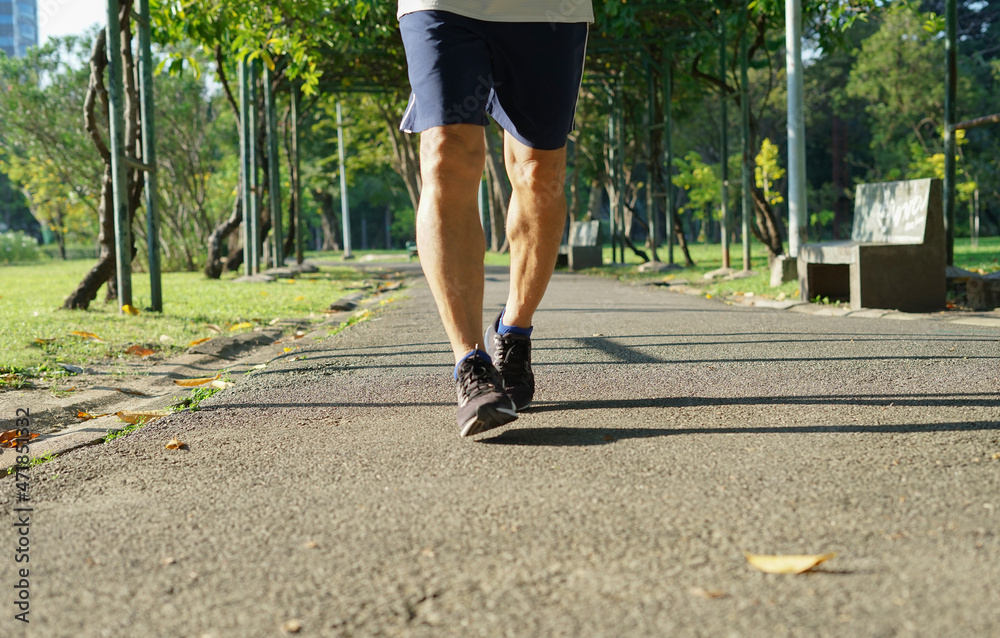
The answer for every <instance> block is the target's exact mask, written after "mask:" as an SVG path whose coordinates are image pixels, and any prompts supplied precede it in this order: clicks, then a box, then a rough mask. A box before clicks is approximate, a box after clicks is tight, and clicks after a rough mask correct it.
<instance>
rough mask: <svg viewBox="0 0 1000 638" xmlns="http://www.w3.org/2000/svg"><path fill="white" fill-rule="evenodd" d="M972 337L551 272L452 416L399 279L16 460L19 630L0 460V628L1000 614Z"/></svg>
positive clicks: (617, 624)
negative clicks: (513, 339) (498, 378)
mask: <svg viewBox="0 0 1000 638" xmlns="http://www.w3.org/2000/svg"><path fill="white" fill-rule="evenodd" d="M506 288H507V279H506V275H504V274H503V273H502V272H500V271H491V272H490V274H489V276H488V282H487V308H486V312H485V316H484V325H485V322H486V321H488V320H489V319H491V318H492V317H493V316H494V314H495V313H496V311H497V309H498V308H499V304H500V303H502V300H503V299H504V298H505V297H506ZM998 356H1000V331H998V330H997V329H996V328H989V327H977V326H967V325H955V324H952V323H945V322H940V321H937V322H935V321H923V320H917V321H888V320H877V319H862V318H852V317H818V316H809V315H805V314H800V313H794V312H788V311H780V310H768V309H760V308H748V307H741V306H728V305H725V304H723V303H720V302H718V301H715V300H706V299H702V298H697V297H692V296H687V295H680V294H676V293H670V292H668V291H665V290H661V289H655V288H650V287H631V286H627V285H623V284H620V283H618V282H616V281H613V280H609V279H601V278H594V277H587V276H579V275H571V274H557V275H556V277H555V278H554V280H553V283H552V285H551V287H550V290H549V294H548V295H547V297H546V299H545V302H544V304H543V306H542V308H541V309H540V310H539V312H538V313H537V315H536V328H535V334H534V361H535V364H534V367H535V371H536V376H537V379H538V392H537V395H536V402H535V405H534V407H533V408H532V409H531V410H530V411H528V412H525V413H524V414H522V415H521V417H520V418H519V419H518V420H517V421H516V422H514V423H513V424H511V425H510V426H509V427H507V428H505V429H503V430H500V431H497V432H490V433H486V434H485V435H483V436H481V437H478V438H476V439H471V440H470V439H462V438H460V437H459V436H458V431H457V426H456V423H455V388H454V383H453V381H452V379H451V354H450V351H449V348H448V346H447V344H446V341H445V338H444V331H443V329H442V328H441V327H440V324H439V322H438V320H437V316H436V312H435V310H434V305H433V301H432V299H431V297H430V294H429V291H428V289H427V287H426V285H425V284H424V282H423V280H420V279H417V280H414V282H413V285H411V286H410V287H408V288H407V289H405V290H404V292H403V294H402V295H400V296H399V298H398V299H397V300H396V301H394V302H393V303H390V304H387V305H385V306H384V307H383V309H382V311H381V312H380V313H379V314H378V315H377V316H376V317H375V319H373V320H371V321H368V322H366V323H363V324H359V325H357V326H354V327H352V328H350V329H348V330H346V331H344V332H342V333H341V334H339V335H336V336H334V337H330V338H327V339H325V340H322V341H316V342H313V343H307V344H302V347H301V348H300V349H299V350H297V351H295V352H293V353H288V355H285V356H283V357H282V358H280V359H278V360H275V361H273V362H272V363H270V364H269V365H268V366H267V367H266V368H264V369H263V370H260V371H257V372H256V373H254V374H252V375H248V376H246V377H245V378H243V379H241V380H240V381H239V383H238V384H237V385H236V386H235V387H233V388H230V389H228V390H226V391H224V392H222V393H220V394H218V395H216V397H214V398H213V399H211V400H210V401H207V402H206V403H204V404H203V409H202V410H200V411H198V412H192V413H181V414H177V415H173V416H170V417H167V418H164V419H161V420H159V421H156V422H154V423H152V424H150V425H148V426H146V427H145V428H143V429H142V430H140V431H138V432H136V433H134V434H132V435H130V436H127V437H124V438H120V439H118V440H116V441H113V442H111V443H108V444H105V445H100V446H93V447H88V448H83V449H79V450H75V451H73V452H71V453H69V454H66V455H64V456H61V457H59V458H57V459H56V460H54V461H52V462H49V463H46V464H44V465H41V466H38V467H36V468H33V469H32V470H31V472H30V478H31V485H30V497H31V501H30V503H31V507H32V511H31V512H30V530H29V531H28V534H27V537H28V539H29V540H28V542H29V543H30V562H29V563H28V564H29V565H30V575H29V576H30V577H29V579H28V580H29V583H30V615H29V618H30V623H29V624H27V625H25V624H24V623H21V622H18V621H16V620H14V618H13V616H14V614H15V613H17V612H18V610H17V608H16V607H15V606H14V605H13V604H12V602H11V601H13V600H16V596H17V595H18V590H17V589H16V588H15V585H16V584H17V582H18V574H16V573H15V570H16V569H19V568H22V567H23V566H24V565H23V564H18V563H15V558H14V557H15V548H16V547H17V544H18V543H19V542H21V540H20V539H21V538H22V532H21V531H20V529H19V528H17V527H16V526H15V522H16V519H15V512H13V508H14V506H15V505H16V503H15V502H14V498H15V484H14V481H12V480H11V479H5V480H4V482H3V483H2V488H0V489H2V491H3V495H4V502H5V503H6V504H7V505H6V506H5V507H4V512H5V514H7V517H6V519H5V520H6V521H7V524H4V525H3V526H2V531H0V547H3V548H4V550H3V552H2V554H3V556H4V557H3V558H2V559H0V573H2V587H3V589H2V591H3V592H4V594H3V596H0V600H2V601H3V602H2V605H0V609H3V613H2V618H0V635H3V636H21V635H27V636H73V637H86V636H136V637H146V636H185V637H192V636H193V637H199V636H216V637H220V638H221V637H229V636H233V637H253V636H281V635H285V634H288V633H294V632H296V631H297V634H296V635H301V636H375V635H378V636H490V637H495V636H713V637H714V636H935V637H936V636H1000V532H998V527H1000V525H998V522H1000V513H998V510H1000V372H998ZM7 416H12V415H5V418H6V417H7ZM173 437H177V438H178V439H180V440H181V441H182V442H184V443H185V444H186V445H187V448H186V449H181V450H169V449H166V448H165V447H164V445H165V443H167V442H168V441H169V440H170V439H171V438H173ZM747 552H750V553H756V554H822V553H828V552H836V554H837V556H836V557H835V558H833V559H831V560H829V561H827V562H825V563H823V564H822V565H820V566H819V567H818V568H817V569H816V570H814V571H812V572H808V573H804V574H799V575H776V574H765V573H762V572H760V571H758V570H756V569H755V568H753V567H752V566H750V565H749V564H748V562H747V560H746V559H745V556H744V554H745V553H747Z"/></svg>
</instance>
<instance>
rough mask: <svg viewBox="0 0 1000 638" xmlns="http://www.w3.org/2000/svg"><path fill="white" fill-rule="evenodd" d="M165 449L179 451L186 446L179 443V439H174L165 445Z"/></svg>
mask: <svg viewBox="0 0 1000 638" xmlns="http://www.w3.org/2000/svg"><path fill="white" fill-rule="evenodd" d="M163 447H165V448H167V449H168V450H179V449H181V448H182V447H184V444H183V443H181V442H180V441H178V440H177V437H174V438H172V439H170V442H169V443H167V444H166V445H164V446H163Z"/></svg>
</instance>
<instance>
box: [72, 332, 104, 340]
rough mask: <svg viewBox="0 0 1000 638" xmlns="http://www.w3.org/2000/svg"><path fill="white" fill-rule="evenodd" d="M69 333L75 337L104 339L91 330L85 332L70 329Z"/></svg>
mask: <svg viewBox="0 0 1000 638" xmlns="http://www.w3.org/2000/svg"><path fill="white" fill-rule="evenodd" d="M70 334H71V335H73V336H75V337H80V338H81V339H90V340H91V341H104V339H101V338H100V337H98V336H97V335H95V334H94V333H93V332H86V331H85V330H72V331H70Z"/></svg>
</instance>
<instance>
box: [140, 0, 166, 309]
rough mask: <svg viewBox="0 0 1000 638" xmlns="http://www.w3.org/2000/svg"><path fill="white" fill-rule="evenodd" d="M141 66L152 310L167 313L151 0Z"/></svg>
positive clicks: (143, 12) (144, 1)
mask: <svg viewBox="0 0 1000 638" xmlns="http://www.w3.org/2000/svg"><path fill="white" fill-rule="evenodd" d="M139 67H140V69H141V80H142V81H141V82H140V83H139V94H140V96H141V98H142V104H141V106H140V108H141V116H142V161H143V163H144V164H145V165H146V173H145V178H146V244H147V248H148V254H149V297H150V309H151V310H153V311H155V312H163V292H162V287H161V285H160V283H161V282H160V279H161V277H160V214H159V210H158V209H157V201H156V188H157V183H156V180H157V177H156V127H155V126H154V122H153V118H154V115H153V110H154V109H153V104H154V103H153V44H152V37H151V36H150V22H149V0H139Z"/></svg>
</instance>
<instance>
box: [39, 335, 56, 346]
mask: <svg viewBox="0 0 1000 638" xmlns="http://www.w3.org/2000/svg"><path fill="white" fill-rule="evenodd" d="M53 341H55V337H51V338H49V339H44V338H41V337H35V343H37V344H39V345H42V346H44V345H45V344H46V343H52V342H53Z"/></svg>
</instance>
